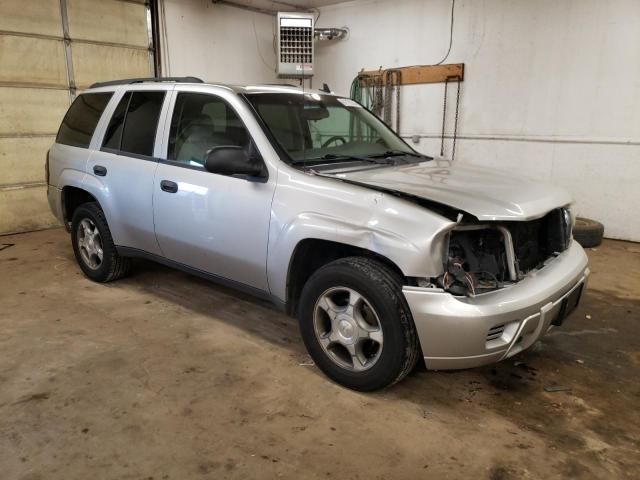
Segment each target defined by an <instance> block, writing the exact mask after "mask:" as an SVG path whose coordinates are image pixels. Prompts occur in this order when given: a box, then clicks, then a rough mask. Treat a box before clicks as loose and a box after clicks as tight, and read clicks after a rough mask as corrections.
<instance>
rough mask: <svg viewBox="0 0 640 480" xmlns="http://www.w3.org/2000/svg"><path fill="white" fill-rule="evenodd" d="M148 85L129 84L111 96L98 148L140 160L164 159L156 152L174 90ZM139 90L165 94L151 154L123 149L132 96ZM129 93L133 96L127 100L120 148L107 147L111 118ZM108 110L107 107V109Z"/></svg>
mask: <svg viewBox="0 0 640 480" xmlns="http://www.w3.org/2000/svg"><path fill="white" fill-rule="evenodd" d="M145 86H146V85H145ZM148 87H149V88H139V87H138V88H131V85H127V87H125V88H123V89H122V90H121V91H120V92H118V95H117V96H116V95H114V96H113V97H112V98H111V102H113V105H111V106H110V108H108V110H109V116H108V118H107V119H106V121H105V123H104V124H103V125H102V131H101V136H100V138H99V142H98V144H97V145H96V150H99V151H101V152H106V153H112V154H114V155H119V156H123V157H130V158H136V159H139V160H148V161H152V162H156V163H157V162H158V161H160V160H162V158H159V157H158V156H157V155H156V153H157V151H158V144H159V139H161V138H162V135H164V119H165V115H166V110H167V107H168V105H169V102H170V100H171V98H172V96H171V93H172V91H171V89H165V88H158V86H156V85H149V86H148ZM137 92H153V93H163V94H164V98H163V99H162V105H161V106H160V112H159V113H158V123H157V125H156V131H155V134H154V138H153V150H152V152H151V153H152V154H151V155H143V154H139V153H133V152H127V151H124V150H122V138H123V136H124V129H125V128H126V125H127V117H128V115H129V104H130V103H131V98H132V97H133V94H135V93H137ZM129 93H130V94H131V96H130V97H129V100H128V101H127V108H126V110H125V117H124V120H123V122H122V132H121V133H120V143H119V145H118V148H117V149H116V148H111V147H105V146H104V141H105V135H106V133H107V129H108V128H109V124H110V123H111V119H112V118H113V115H114V114H115V113H116V109H117V108H118V105H120V102H121V101H122V99H123V98H124V97H126V96H127V95H128V94H129ZM106 110H107V109H105V111H106Z"/></svg>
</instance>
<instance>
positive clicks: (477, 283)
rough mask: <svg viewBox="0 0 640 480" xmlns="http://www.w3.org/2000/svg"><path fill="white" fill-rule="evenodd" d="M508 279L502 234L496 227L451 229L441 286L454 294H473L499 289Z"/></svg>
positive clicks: (507, 262) (508, 272) (507, 259)
mask: <svg viewBox="0 0 640 480" xmlns="http://www.w3.org/2000/svg"><path fill="white" fill-rule="evenodd" d="M510 279H511V273H510V270H509V258H508V255H507V249H506V248H505V234H504V232H503V231H502V230H501V229H499V228H491V227H488V226H482V225H477V226H468V227H462V228H460V229H456V230H453V231H452V232H451V235H450V237H449V249H448V253H447V259H446V261H445V273H444V274H443V275H441V276H440V277H439V278H438V284H439V286H440V287H442V288H444V289H445V290H447V291H449V292H451V293H452V294H453V295H469V296H474V295H477V294H479V293H484V292H487V291H491V290H496V289H498V288H502V287H503V286H504V283H505V282H506V281H508V280H510Z"/></svg>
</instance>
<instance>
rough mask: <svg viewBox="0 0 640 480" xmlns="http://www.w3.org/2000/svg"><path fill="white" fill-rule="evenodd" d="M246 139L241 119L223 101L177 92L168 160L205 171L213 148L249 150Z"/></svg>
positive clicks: (247, 139)
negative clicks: (233, 147)
mask: <svg viewBox="0 0 640 480" xmlns="http://www.w3.org/2000/svg"><path fill="white" fill-rule="evenodd" d="M249 138H250V137H249V132H248V131H247V129H246V127H245V126H244V124H243V123H242V120H240V117H238V115H237V114H236V112H235V111H234V110H233V109H232V108H231V107H230V106H229V105H228V104H227V103H226V102H225V101H224V100H223V99H222V98H220V97H216V96H214V95H209V94H205V93H190V92H180V93H178V97H177V99H176V103H175V107H174V109H173V116H172V118H171V128H170V131H169V148H168V152H167V159H168V160H173V161H175V162H180V163H183V164H186V165H190V166H195V167H201V168H204V163H205V159H206V156H207V153H208V152H209V150H211V149H212V148H213V147H221V146H230V145H233V146H238V147H243V148H248V146H249Z"/></svg>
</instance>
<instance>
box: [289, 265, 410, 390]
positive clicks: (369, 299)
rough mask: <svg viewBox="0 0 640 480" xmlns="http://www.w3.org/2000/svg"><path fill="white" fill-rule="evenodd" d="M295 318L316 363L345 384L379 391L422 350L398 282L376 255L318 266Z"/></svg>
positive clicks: (404, 371) (402, 372)
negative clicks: (374, 256)
mask: <svg viewBox="0 0 640 480" xmlns="http://www.w3.org/2000/svg"><path fill="white" fill-rule="evenodd" d="M298 317H299V318H298V320H299V323H300V332H301V335H302V339H303V341H304V343H305V345H306V347H307V350H308V352H309V355H310V356H311V358H312V359H313V361H314V362H315V364H316V365H317V366H318V368H320V370H322V371H323V372H324V373H325V375H327V376H328V377H329V378H331V379H332V380H334V381H335V382H337V383H339V384H341V385H344V386H345V387H348V388H351V389H353V390H358V391H373V390H379V389H381V388H385V387H388V386H390V385H393V384H394V383H396V382H398V381H400V380H401V379H402V378H404V377H405V376H406V375H407V374H408V373H409V372H410V371H411V370H412V369H413V367H414V366H415V364H416V360H417V358H418V352H419V350H420V349H419V346H418V338H417V334H416V330H415V326H414V324H413V320H412V318H411V312H410V310H409V307H408V305H407V304H406V301H405V299H404V296H403V294H402V284H401V280H400V278H399V276H398V275H396V274H395V272H393V271H392V270H391V269H390V268H388V267H387V266H386V265H384V264H383V263H382V262H380V261H377V260H375V259H371V258H368V257H348V258H343V259H339V260H336V261H334V262H331V263H329V264H327V265H325V266H324V267H322V268H320V269H319V270H317V271H316V272H315V273H314V274H313V275H312V276H311V278H309V280H308V281H307V283H306V284H305V286H304V288H303V291H302V296H301V298H300V308H299V315H298Z"/></svg>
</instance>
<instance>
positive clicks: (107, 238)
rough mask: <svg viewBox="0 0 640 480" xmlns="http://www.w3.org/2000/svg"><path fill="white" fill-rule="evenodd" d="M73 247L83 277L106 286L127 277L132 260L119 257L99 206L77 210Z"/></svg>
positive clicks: (94, 204) (73, 223)
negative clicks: (107, 283)
mask: <svg viewBox="0 0 640 480" xmlns="http://www.w3.org/2000/svg"><path fill="white" fill-rule="evenodd" d="M71 244H72V245H73V252H74V254H75V256H76V261H77V262H78V265H80V268H81V269H82V271H83V273H84V274H85V275H86V276H87V277H89V278H90V279H91V280H93V281H94V282H100V283H106V282H111V281H113V280H118V279H119V278H122V277H124V276H126V275H127V274H128V273H129V271H130V269H131V260H130V259H129V258H126V257H122V256H120V255H118V252H117V250H116V246H115V245H114V243H113V239H112V238H111V232H110V231H109V225H108V224H107V220H106V218H105V216H104V212H103V211H102V209H101V208H100V206H99V205H98V204H97V203H96V202H90V203H84V204H82V205H80V206H79V207H78V208H76V210H75V212H74V213H73V218H72V220H71Z"/></svg>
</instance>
